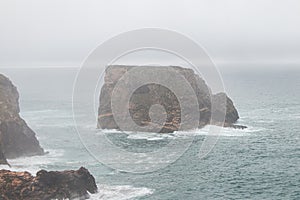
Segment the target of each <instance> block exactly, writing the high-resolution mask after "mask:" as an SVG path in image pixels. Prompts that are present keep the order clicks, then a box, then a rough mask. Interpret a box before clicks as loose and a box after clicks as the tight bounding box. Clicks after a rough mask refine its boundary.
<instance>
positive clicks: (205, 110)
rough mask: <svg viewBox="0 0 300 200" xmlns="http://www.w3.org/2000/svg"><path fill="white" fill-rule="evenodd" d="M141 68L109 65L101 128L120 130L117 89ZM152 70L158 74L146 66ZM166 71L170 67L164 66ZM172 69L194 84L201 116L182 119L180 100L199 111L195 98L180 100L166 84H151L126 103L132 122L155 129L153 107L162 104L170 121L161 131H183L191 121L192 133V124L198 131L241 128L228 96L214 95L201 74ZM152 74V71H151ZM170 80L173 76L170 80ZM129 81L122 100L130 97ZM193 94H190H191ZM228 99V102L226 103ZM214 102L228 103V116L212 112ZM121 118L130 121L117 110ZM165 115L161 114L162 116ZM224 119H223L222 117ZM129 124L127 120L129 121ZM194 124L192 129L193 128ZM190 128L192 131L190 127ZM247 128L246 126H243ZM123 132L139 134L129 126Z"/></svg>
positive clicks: (184, 69) (164, 112)
mask: <svg viewBox="0 0 300 200" xmlns="http://www.w3.org/2000/svg"><path fill="white" fill-rule="evenodd" d="M135 67H137V66H124V65H111V66H108V67H107V69H106V71H105V78H104V80H105V82H104V85H103V86H102V88H101V93H100V98H99V101H100V103H99V109H98V128H102V129H119V126H118V124H117V123H116V121H115V118H114V115H113V112H112V108H111V101H112V94H113V90H114V88H115V86H116V84H117V83H118V81H119V80H120V79H121V77H122V76H123V75H124V74H125V73H126V72H128V71H129V70H131V69H133V68H135ZM143 67H147V70H148V69H153V73H156V71H155V70H154V69H155V68H156V69H157V67H154V66H143ZM162 68H166V67H162ZM172 69H173V70H175V71H176V73H178V74H180V75H182V76H183V77H184V78H185V80H187V82H188V83H189V84H190V86H191V87H192V89H193V90H194V94H193V95H194V96H195V95H196V98H197V102H198V112H197V116H193V114H192V113H195V112H190V113H191V114H188V115H185V116H182V114H181V109H180V103H179V100H178V98H180V100H181V101H183V102H184V103H185V104H186V105H188V106H187V109H190V110H192V109H195V105H194V104H193V103H192V101H191V100H190V99H192V98H193V97H190V96H183V97H176V95H175V94H174V93H173V92H172V91H171V90H170V89H168V88H166V87H165V86H163V85H160V84H156V83H150V84H145V85H143V86H141V87H140V88H138V89H136V90H135V91H134V93H133V94H132V96H131V97H130V102H129V104H128V105H126V102H124V106H127V108H126V109H127V110H128V111H129V113H130V117H131V119H132V120H133V121H134V123H135V124H137V125H138V126H146V125H149V124H150V123H151V124H152V125H153V124H154V126H155V121H152V119H155V118H156V117H157V116H155V114H153V113H152V111H151V107H152V106H153V105H157V104H158V105H161V106H162V107H163V108H164V111H162V113H163V114H164V115H165V116H166V120H165V122H164V124H163V126H162V129H161V130H160V132H162V133H169V132H174V131H177V130H179V128H180V126H181V125H182V124H181V122H188V123H190V124H184V127H185V129H184V130H189V129H191V128H194V127H193V125H192V124H198V126H197V127H198V128H201V127H203V126H205V125H207V124H214V125H221V126H226V127H234V128H238V127H239V125H235V123H236V121H237V120H238V119H239V115H238V112H237V110H236V108H235V106H234V105H233V102H232V100H231V99H230V98H229V97H228V96H227V95H226V94H225V93H218V94H212V93H211V89H210V88H209V87H208V86H207V84H206V83H205V81H204V80H203V79H202V78H200V77H199V76H198V75H196V74H195V73H194V71H193V70H192V69H188V68H182V67H177V66H172ZM148 71H149V70H148ZM166 78H169V77H166ZM126 81H128V80H125V82H124V83H125V84H124V85H122V86H121V87H123V90H121V91H119V93H118V94H117V95H118V98H120V99H122V96H125V95H128V94H127V93H128V91H127V87H128V85H126V84H127V82H126ZM188 95H190V94H188ZM222 100H225V101H222ZM212 102H213V103H216V104H219V105H222V104H224V103H226V105H222V106H224V107H226V113H223V115H222V113H221V112H223V111H220V110H218V109H215V110H214V111H212V110H211V105H212ZM116 112H117V113H115V114H117V115H119V116H121V117H122V118H124V121H125V120H126V116H123V115H124V113H121V112H118V111H116ZM220 113H221V115H219V116H224V115H225V121H223V120H221V119H218V118H215V119H211V118H212V114H214V116H215V115H216V116H217V115H218V114H220ZM160 114H161V113H160ZM221 118H222V117H221ZM125 124H126V121H125ZM189 125H190V126H189ZM189 127H190V128H189ZM243 127H244V126H243ZM122 130H123V131H136V130H135V128H134V127H132V125H130V124H128V126H125V128H124V127H123V128H122Z"/></svg>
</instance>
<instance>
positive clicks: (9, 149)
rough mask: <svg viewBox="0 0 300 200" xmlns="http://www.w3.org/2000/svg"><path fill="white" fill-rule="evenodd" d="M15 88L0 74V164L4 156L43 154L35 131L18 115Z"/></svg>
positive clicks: (17, 95) (18, 109)
mask: <svg viewBox="0 0 300 200" xmlns="http://www.w3.org/2000/svg"><path fill="white" fill-rule="evenodd" d="M19 112H20V108H19V94H18V91H17V88H16V87H15V86H14V85H13V84H12V82H11V81H10V80H9V79H8V78H7V77H5V76H3V75H1V74H0V164H5V163H6V159H5V158H17V157H21V156H33V155H43V154H44V150H43V149H42V148H41V146H40V144H39V141H38V140H37V138H36V136H35V133H34V132H33V131H32V130H31V129H30V128H29V127H28V125H27V124H26V122H25V121H24V120H23V119H22V118H21V117H20V115H19Z"/></svg>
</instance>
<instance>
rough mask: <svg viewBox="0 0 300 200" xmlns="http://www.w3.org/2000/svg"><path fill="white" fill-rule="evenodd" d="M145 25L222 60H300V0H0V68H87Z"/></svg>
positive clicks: (298, 61) (288, 61) (285, 61)
mask: <svg viewBox="0 0 300 200" xmlns="http://www.w3.org/2000/svg"><path fill="white" fill-rule="evenodd" d="M144 27H159V28H167V29H171V30H175V31H178V32H180V33H183V34H185V35H187V36H189V37H191V38H193V39H194V40H195V41H197V42H198V43H199V44H201V45H202V46H204V47H205V49H206V50H207V52H208V53H209V55H210V56H211V58H212V59H213V60H214V61H215V62H216V63H222V62H226V63H239V62H245V63H271V64H273V63H289V64H293V63H300V1H297V0H294V1H293V0H206V1H203V0H194V1H189V0H181V1H178V0H118V1H117V0H106V1H101V0H93V1H89V0H43V1H42V0H26V1H25V0H19V1H17V0H0V66H45V65H47V66H48V65H54V66H55V65H59V66H60V65H68V66H72V65H75V66H79V65H80V63H81V62H82V61H83V59H84V58H85V57H86V56H87V55H88V53H89V52H90V51H91V50H92V49H94V48H95V47H96V46H97V45H98V44H100V43H102V42H103V41H105V40H107V39H108V38H110V37H111V36H114V35H116V34H118V33H121V32H124V31H129V30H132V29H137V28H144Z"/></svg>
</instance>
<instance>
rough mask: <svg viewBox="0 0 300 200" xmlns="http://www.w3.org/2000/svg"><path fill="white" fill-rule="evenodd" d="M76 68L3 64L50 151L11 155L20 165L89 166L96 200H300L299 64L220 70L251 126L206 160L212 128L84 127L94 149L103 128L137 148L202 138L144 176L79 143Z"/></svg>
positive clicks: (224, 136)
mask: <svg viewBox="0 0 300 200" xmlns="http://www.w3.org/2000/svg"><path fill="white" fill-rule="evenodd" d="M283 68H284V66H283ZM248 69H249V68H248ZM77 72H78V68H56V69H55V68H54V69H50V68H45V69H25V68H24V69H8V68H1V69H0V73H2V74H4V75H7V76H8V77H9V78H10V79H11V80H12V81H13V83H14V84H15V85H16V86H17V88H18V91H19V93H20V107H21V115H22V117H23V118H24V119H25V120H26V122H27V123H28V124H29V126H30V127H31V128H32V129H33V130H34V131H35V132H36V134H37V137H38V139H39V141H40V143H41V146H42V147H43V148H44V149H45V150H46V151H49V154H48V155H45V156H36V157H30V158H18V159H14V160H9V162H10V163H11V165H12V166H13V168H12V169H13V170H18V171H23V170H28V171H30V172H32V173H35V172H36V171H37V170H39V169H46V170H65V169H76V168H79V167H80V166H85V167H86V168H88V169H89V170H90V171H91V173H92V174H93V175H94V176H95V178H96V180H97V183H98V185H99V190H100V193H99V194H96V195H92V199H99V198H100V197H102V198H103V199H195V200H196V199H229V198H232V199H249V198H251V199H299V198H300V191H299V188H300V173H299V166H300V148H299V146H300V138H299V132H300V123H299V120H300V113H299V110H300V102H299V99H300V93H299V91H300V79H299V77H300V71H299V70H285V71H284V70H276V71H274V70H273V71H270V70H264V71H259V70H250V69H249V70H246V71H243V70H239V71H234V70H231V71H228V70H221V74H222V78H223V81H224V86H225V89H226V92H227V94H228V96H229V97H230V98H232V100H233V102H234V104H235V106H236V108H237V109H238V111H239V115H240V120H239V123H240V124H243V125H247V126H248V127H249V128H247V129H244V130H237V129H230V128H224V129H222V132H221V137H220V139H219V141H218V143H217V145H216V146H215V148H214V149H213V151H212V152H211V153H210V154H209V155H208V156H207V157H206V158H204V159H202V160H199V159H198V157H197V154H198V151H199V148H200V146H201V143H202V142H203V139H204V137H205V135H206V134H207V131H206V130H207V129H208V127H205V128H204V129H201V130H195V131H189V132H179V133H173V134H166V135H161V134H155V133H153V134H146V133H139V134H133V133H130V132H127V133H126V132H125V133H122V132H118V131H114V130H109V131H107V130H105V131H101V130H96V119H95V120H94V121H91V122H90V124H89V125H88V126H86V125H85V126H83V127H80V128H81V129H83V130H84V129H86V130H87V131H88V132H90V131H92V133H93V134H90V135H89V136H88V137H89V139H90V140H89V141H90V142H91V145H93V146H94V147H95V149H96V148H97V142H96V141H97V137H98V135H99V134H103V133H106V134H107V135H109V137H110V138H111V139H112V140H114V141H115V143H116V144H117V145H119V146H120V147H122V148H124V149H125V150H130V151H135V150H136V151H141V150H145V151H147V150H149V151H150V150H154V149H155V148H160V147H162V146H163V145H165V144H166V143H167V142H168V141H169V140H171V139H172V138H173V137H182V138H184V137H195V138H194V142H193V144H192V145H191V147H190V148H189V149H188V151H187V152H185V154H184V155H183V156H182V157H181V158H180V159H179V160H177V161H176V162H175V163H173V164H171V165H169V166H168V167H166V168H164V169H161V170H158V171H155V172H152V173H145V174H131V173H124V172H120V171H118V170H114V169H110V168H108V167H106V166H105V165H103V164H101V163H99V162H98V161H97V160H95V159H94V158H93V156H92V155H90V154H89V153H88V151H87V150H86V149H85V147H84V146H83V144H82V143H81V142H80V140H79V136H78V135H77V132H76V129H75V124H74V121H73V118H72V87H73V83H74V80H75V76H76V73H77ZM95 87H96V86H95ZM96 103H97V102H96ZM85 118H86V116H85V112H84V110H82V120H84V119H85ZM79 126H80V124H79ZM106 153H107V154H108V155H109V152H106ZM120 162H126V160H121V161H120Z"/></svg>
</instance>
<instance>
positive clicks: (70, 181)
mask: <svg viewBox="0 0 300 200" xmlns="http://www.w3.org/2000/svg"><path fill="white" fill-rule="evenodd" d="M97 190H98V188H97V185H96V182H95V179H94V177H93V176H92V175H91V174H90V173H89V171H88V170H87V169H85V168H84V167H81V168H80V169H79V170H68V171H61V172H60V171H49V172H47V171H45V170H41V171H39V172H37V174H36V176H35V177H34V176H32V175H31V174H30V173H28V172H13V171H9V170H0V199H4V200H11V199H14V200H41V199H42V200H50V199H58V200H62V199H88V198H89V194H88V192H90V193H91V194H94V193H96V192H97Z"/></svg>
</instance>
